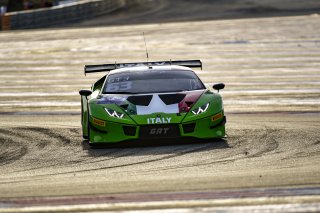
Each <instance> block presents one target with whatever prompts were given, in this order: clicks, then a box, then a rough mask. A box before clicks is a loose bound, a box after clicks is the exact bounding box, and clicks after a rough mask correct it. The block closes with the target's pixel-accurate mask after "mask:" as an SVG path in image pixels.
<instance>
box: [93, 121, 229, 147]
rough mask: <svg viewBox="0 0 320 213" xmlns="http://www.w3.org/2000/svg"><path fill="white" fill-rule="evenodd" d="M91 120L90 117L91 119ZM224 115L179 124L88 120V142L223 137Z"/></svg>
mask: <svg viewBox="0 0 320 213" xmlns="http://www.w3.org/2000/svg"><path fill="white" fill-rule="evenodd" d="M91 121H92V119H91ZM225 123H226V117H225V116H223V117H222V118H221V119H219V120H217V121H215V122H212V120H211V117H207V118H203V119H199V120H195V121H192V122H188V123H180V124H152V125H127V124H122V123H113V122H107V121H106V122H105V125H104V126H103V127H102V126H98V125H95V124H93V122H90V128H89V129H90V130H89V131H90V133H89V140H90V143H117V142H122V141H127V140H135V139H149V140H150V139H153V138H154V139H160V140H167V139H179V138H180V139H183V138H190V137H191V138H197V139H210V138H223V137H224V136H225Z"/></svg>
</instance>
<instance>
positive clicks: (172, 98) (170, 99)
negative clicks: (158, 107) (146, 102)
mask: <svg viewBox="0 0 320 213" xmlns="http://www.w3.org/2000/svg"><path fill="white" fill-rule="evenodd" d="M185 96H186V95H185V94H165V95H159V97H160V98H161V100H162V101H163V102H164V103H165V104H166V105H171V104H178V103H180V102H181V101H182V100H183V99H184V97H185Z"/></svg>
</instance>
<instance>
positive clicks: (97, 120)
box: [93, 118, 106, 126]
mask: <svg viewBox="0 0 320 213" xmlns="http://www.w3.org/2000/svg"><path fill="white" fill-rule="evenodd" d="M93 123H94V124H96V125H98V126H106V122H105V121H103V120H100V119H97V118H93Z"/></svg>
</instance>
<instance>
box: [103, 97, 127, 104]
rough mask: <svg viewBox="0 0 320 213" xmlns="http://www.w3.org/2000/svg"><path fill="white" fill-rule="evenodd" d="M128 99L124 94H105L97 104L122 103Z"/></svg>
mask: <svg viewBox="0 0 320 213" xmlns="http://www.w3.org/2000/svg"><path fill="white" fill-rule="evenodd" d="M125 100H126V97H124V96H103V97H102V98H101V100H99V101H98V102H97V104H117V105H120V104H122V103H123V102H124V101H125Z"/></svg>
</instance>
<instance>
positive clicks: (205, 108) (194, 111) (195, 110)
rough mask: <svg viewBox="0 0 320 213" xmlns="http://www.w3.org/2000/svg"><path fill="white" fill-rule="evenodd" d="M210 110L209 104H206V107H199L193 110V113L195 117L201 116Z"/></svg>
mask: <svg viewBox="0 0 320 213" xmlns="http://www.w3.org/2000/svg"><path fill="white" fill-rule="evenodd" d="M208 108H209V103H206V104H205V105H202V106H201V107H198V108H196V109H194V110H192V113H193V114H195V115H199V114H201V113H203V112H205V111H207V109H208Z"/></svg>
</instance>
